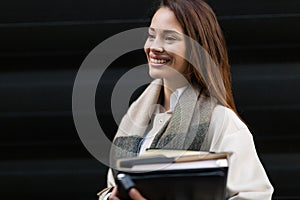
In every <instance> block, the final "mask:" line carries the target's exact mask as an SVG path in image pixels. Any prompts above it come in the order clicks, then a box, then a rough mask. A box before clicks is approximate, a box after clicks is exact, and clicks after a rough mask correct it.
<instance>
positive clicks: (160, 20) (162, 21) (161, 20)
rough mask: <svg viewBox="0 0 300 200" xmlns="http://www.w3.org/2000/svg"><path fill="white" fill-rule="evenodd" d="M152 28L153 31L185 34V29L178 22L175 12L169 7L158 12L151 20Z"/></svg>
mask: <svg viewBox="0 0 300 200" xmlns="http://www.w3.org/2000/svg"><path fill="white" fill-rule="evenodd" d="M150 27H151V28H153V29H161V30H163V29H165V30H173V31H176V32H179V33H183V28H182V27H181V25H180V23H179V22H178V20H177V18H176V16H175V14H174V12H173V11H171V10H170V9H169V8H167V7H162V8H160V9H158V10H157V11H156V13H155V14H154V16H153V18H152V20H151V25H150Z"/></svg>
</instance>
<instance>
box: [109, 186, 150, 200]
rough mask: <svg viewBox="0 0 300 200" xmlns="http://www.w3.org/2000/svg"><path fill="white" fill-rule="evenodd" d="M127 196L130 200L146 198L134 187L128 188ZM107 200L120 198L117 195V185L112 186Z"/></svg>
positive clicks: (143, 199)
mask: <svg viewBox="0 0 300 200" xmlns="http://www.w3.org/2000/svg"><path fill="white" fill-rule="evenodd" d="M128 194H129V196H130V198H131V199H132V200H146V199H145V198H144V197H143V196H142V195H141V193H140V192H139V191H138V190H137V189H135V188H131V189H130V190H129V193H128ZM108 200H120V199H119V197H118V189H117V187H114V189H113V191H112V193H111V195H110V196H109V197H108Z"/></svg>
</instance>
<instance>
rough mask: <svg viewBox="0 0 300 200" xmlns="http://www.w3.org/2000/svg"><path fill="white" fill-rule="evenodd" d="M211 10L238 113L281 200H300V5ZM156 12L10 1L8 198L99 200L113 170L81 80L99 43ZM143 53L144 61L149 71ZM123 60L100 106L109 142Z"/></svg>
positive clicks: (2, 113) (118, 5)
mask: <svg viewBox="0 0 300 200" xmlns="http://www.w3.org/2000/svg"><path fill="white" fill-rule="evenodd" d="M208 2H209V3H210V4H211V5H212V7H213V8H214V10H215V11H216V13H217V15H218V18H219V21H220V24H221V26H222V28H223V30H224V34H225V37H226V39H227V43H228V47H229V55H230V62H231V65H232V74H233V87H234V96H235V98H236V103H237V107H238V110H239V112H240V113H241V115H242V117H243V118H244V119H245V121H246V122H247V123H248V126H249V128H250V130H251V131H252V133H253V136H254V139H255V142H256V147H257V150H258V152H259V155H260V156H261V159H262V162H263V164H264V166H265V167H266V169H267V172H268V174H269V176H270V179H271V181H272V183H273V184H274V186H275V195H274V199H293V198H300V192H299V191H298V189H299V186H300V184H299V181H298V180H299V179H300V169H299V166H300V145H299V144H300V128H299V124H298V123H299V122H298V121H299V111H300V93H299V88H300V57H299V52H300V51H299V50H300V39H299V38H300V37H299V35H300V26H299V24H300V2H299V1H298V0H284V1H283V0H276V1H275V0H260V1H256V0H255V1H254V0H252V1H250V0H245V1H237V0H223V1H208ZM151 5H152V1H150V0H133V1H122V0H111V1H100V0H98V1H96V0H88V1H79V0H72V1H70V0H63V1H56V0H53V1H34V0H31V1H16V0H13V1H2V2H1V3H0V36H1V37H0V44H1V45H0V102H1V104H0V120H1V131H0V149H1V151H0V155H1V161H0V180H1V182H0V188H1V189H0V191H1V198H3V199H19V198H20V197H22V198H25V199H41V198H43V199H96V195H95V194H96V192H97V191H98V190H100V189H101V188H102V187H103V186H104V185H105V173H106V168H105V166H103V165H102V164H101V163H99V162H98V161H96V160H95V159H94V158H93V157H92V156H91V155H90V154H89V153H88V152H87V150H85V148H84V147H83V145H82V144H81V142H80V140H79V137H78V135H77V132H76V129H75V126H74V123H73V118H72V111H71V109H72V99H71V98H72V87H73V82H74V79H75V76H76V73H77V70H78V69H79V67H80V64H81V63H82V61H83V60H84V58H85V56H86V55H87V54H88V53H89V52H90V51H91V50H92V49H93V48H94V47H95V46H96V45H97V44H99V43H100V42H102V41H103V40H105V39H106V38H108V37H110V36H112V35H113V34H116V33H119V32H120V31H123V30H127V29H130V28H135V27H141V26H146V25H147V24H148V19H149V16H150V13H151V12H150V11H149V10H150V8H151ZM136 53H137V55H138V56H136V60H135V63H137V64H138V63H140V64H142V63H144V62H145V60H144V57H143V55H142V53H141V52H136ZM120 59H121V58H120ZM120 62H122V63H130V62H132V56H130V55H127V56H124V57H122V60H121V61H119V62H115V64H114V65H112V66H111V67H110V70H109V71H108V72H107V73H106V74H105V81H103V82H102V83H101V84H102V85H103V86H104V89H103V90H101V91H98V94H97V98H96V100H97V102H100V103H99V105H97V111H98V114H99V116H100V118H101V121H102V122H101V123H102V124H104V127H105V129H106V131H107V132H108V136H109V137H112V136H113V134H114V132H115V129H116V125H115V123H114V122H113V121H112V117H111V115H110V112H111V111H110V109H109V107H110V105H109V103H110V99H109V95H110V93H111V92H112V88H113V86H114V83H115V81H116V80H117V79H118V77H119V76H120V75H121V74H122V73H124V66H120V64H119V63H120ZM121 67H122V68H121ZM128 67H129V68H130V66H128ZM125 70H126V69H125ZM4 197H5V198H4Z"/></svg>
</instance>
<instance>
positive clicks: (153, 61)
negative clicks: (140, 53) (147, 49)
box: [149, 54, 170, 65]
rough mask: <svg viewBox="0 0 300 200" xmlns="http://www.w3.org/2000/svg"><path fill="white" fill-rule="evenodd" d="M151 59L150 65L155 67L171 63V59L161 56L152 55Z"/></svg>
mask: <svg viewBox="0 0 300 200" xmlns="http://www.w3.org/2000/svg"><path fill="white" fill-rule="evenodd" d="M149 57H150V63H151V64H155V65H162V64H166V63H167V62H168V61H170V59H169V58H167V57H165V56H160V55H154V54H150V55H149Z"/></svg>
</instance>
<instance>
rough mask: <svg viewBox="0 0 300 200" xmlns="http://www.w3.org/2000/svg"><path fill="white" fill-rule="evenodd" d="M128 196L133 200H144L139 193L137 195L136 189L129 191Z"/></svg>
mask: <svg viewBox="0 0 300 200" xmlns="http://www.w3.org/2000/svg"><path fill="white" fill-rule="evenodd" d="M129 196H130V197H131V198H132V199H133V200H146V199H145V198H144V197H143V196H142V195H141V193H139V191H137V189H135V188H132V189H130V190H129Z"/></svg>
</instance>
